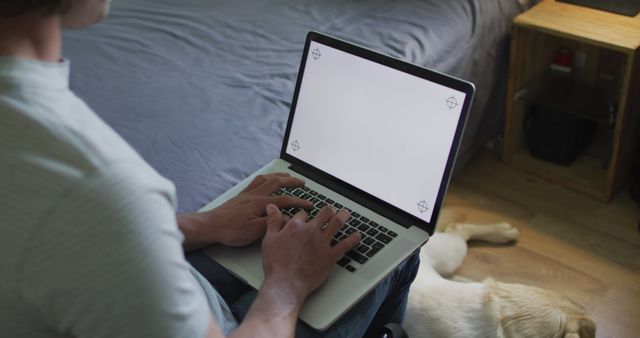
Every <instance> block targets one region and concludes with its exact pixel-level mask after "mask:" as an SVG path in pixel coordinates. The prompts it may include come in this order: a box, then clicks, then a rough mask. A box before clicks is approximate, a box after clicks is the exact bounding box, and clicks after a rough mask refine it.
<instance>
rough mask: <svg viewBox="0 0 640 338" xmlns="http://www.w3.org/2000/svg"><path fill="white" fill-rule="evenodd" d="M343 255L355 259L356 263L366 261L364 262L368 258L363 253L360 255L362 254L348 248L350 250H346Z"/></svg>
mask: <svg viewBox="0 0 640 338" xmlns="http://www.w3.org/2000/svg"><path fill="white" fill-rule="evenodd" d="M345 256H347V257H349V258H351V259H353V260H354V261H356V262H358V263H360V264H364V263H366V262H367V261H368V260H369V258H367V257H365V256H364V255H362V254H360V253H359V252H357V251H354V250H350V251H348V252H347V253H346V254H345Z"/></svg>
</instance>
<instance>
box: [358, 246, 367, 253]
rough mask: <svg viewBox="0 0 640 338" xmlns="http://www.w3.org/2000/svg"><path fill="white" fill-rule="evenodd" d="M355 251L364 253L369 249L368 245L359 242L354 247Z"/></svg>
mask: <svg viewBox="0 0 640 338" xmlns="http://www.w3.org/2000/svg"><path fill="white" fill-rule="evenodd" d="M356 251H357V252H359V253H365V252H367V251H369V247H368V246H366V245H364V244H360V245H358V247H357V248H356Z"/></svg>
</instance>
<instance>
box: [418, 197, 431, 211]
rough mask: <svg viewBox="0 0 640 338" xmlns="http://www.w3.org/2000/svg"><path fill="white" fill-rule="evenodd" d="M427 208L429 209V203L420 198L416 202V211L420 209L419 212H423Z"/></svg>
mask: <svg viewBox="0 0 640 338" xmlns="http://www.w3.org/2000/svg"><path fill="white" fill-rule="evenodd" d="M428 210H429V205H428V204H427V201H425V200H422V201H420V202H418V211H420V213H421V214H424V213H425V212H427V211H428Z"/></svg>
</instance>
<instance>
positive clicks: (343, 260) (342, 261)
mask: <svg viewBox="0 0 640 338" xmlns="http://www.w3.org/2000/svg"><path fill="white" fill-rule="evenodd" d="M349 263H351V260H350V259H349V258H347V257H345V256H342V258H340V259H339V260H338V265H340V266H346V265H347V264H349Z"/></svg>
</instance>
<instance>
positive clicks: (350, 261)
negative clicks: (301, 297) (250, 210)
mask: <svg viewBox="0 0 640 338" xmlns="http://www.w3.org/2000/svg"><path fill="white" fill-rule="evenodd" d="M274 195H276V196H279V195H290V196H295V197H299V198H302V199H305V200H308V201H310V202H311V203H313V208H312V209H311V210H310V211H308V212H309V217H311V218H313V217H315V216H316V215H317V214H318V212H320V209H322V208H323V207H325V206H327V205H330V206H332V207H333V208H335V209H336V210H340V209H346V210H348V211H349V212H350V213H351V218H349V220H347V221H346V222H345V224H344V225H343V226H342V228H341V229H340V230H339V231H338V232H337V233H336V235H335V236H334V238H333V239H332V240H331V246H334V245H335V244H337V243H338V242H339V241H341V240H343V239H345V238H346V237H347V236H348V235H350V234H352V233H354V232H356V231H357V232H359V233H360V236H361V240H360V244H358V246H356V247H355V248H353V249H351V250H350V251H349V252H347V253H346V254H345V255H344V256H342V257H340V259H339V260H338V262H337V264H338V265H339V266H341V267H343V268H345V269H346V270H347V271H350V272H354V271H356V270H357V269H358V267H359V266H361V265H363V264H365V263H366V262H367V261H368V260H369V259H371V258H372V257H373V256H375V255H376V254H377V253H378V252H380V250H382V249H383V248H384V247H385V246H386V245H387V244H389V243H391V241H392V240H393V239H394V238H396V237H397V236H398V234H396V233H395V232H393V231H391V230H389V229H387V228H385V227H384V226H382V225H380V224H378V223H376V222H374V221H372V220H370V219H368V218H366V217H364V216H362V215H360V214H358V213H357V212H355V211H352V210H351V209H349V208H348V207H345V206H343V205H342V204H340V203H338V202H335V201H333V200H332V199H330V198H327V197H326V196H324V195H322V194H320V193H318V192H317V191H315V190H312V189H310V188H309V187H306V186H303V187H290V188H280V189H279V190H278V191H276V192H275V193H274ZM281 211H282V213H283V214H285V215H288V216H293V215H295V214H296V213H298V212H299V211H307V210H303V209H298V208H295V207H292V208H286V209H282V210H281Z"/></svg>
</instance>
